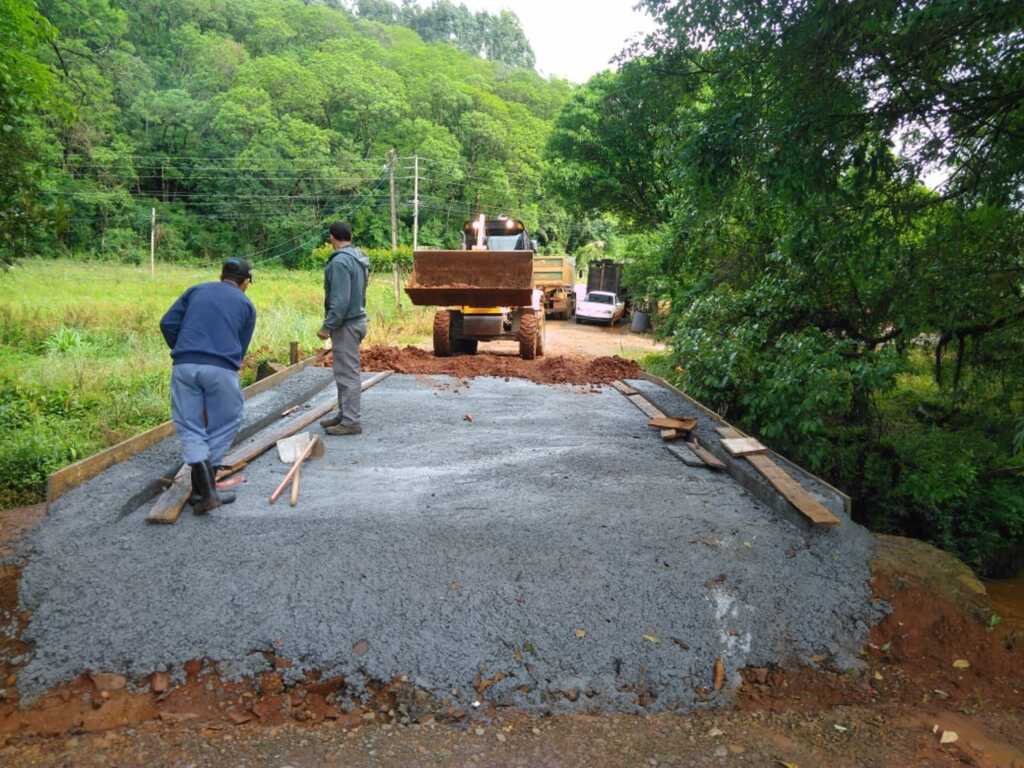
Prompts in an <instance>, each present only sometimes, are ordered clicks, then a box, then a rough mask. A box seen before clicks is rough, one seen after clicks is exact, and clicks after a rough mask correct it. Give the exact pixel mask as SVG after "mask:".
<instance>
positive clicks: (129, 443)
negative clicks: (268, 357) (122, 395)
mask: <svg viewBox="0 0 1024 768" xmlns="http://www.w3.org/2000/svg"><path fill="white" fill-rule="evenodd" d="M315 360H316V358H314V357H308V358H306V359H305V360H302V361H301V362H299V363H298V364H297V365H293V366H291V367H290V368H286V369H285V370H283V371H281V372H280V373H275V374H274V375H273V376H268V377H267V378H265V379H261V380H260V381H257V382H256V383H255V384H251V385H249V386H248V387H246V388H245V389H243V390H242V394H243V395H245V398H246V399H247V400H248V399H249V398H251V397H253V396H254V395H258V394H259V393H260V392H264V391H266V390H268V389H270V388H271V387H276V386H277V385H278V384H280V383H281V382H282V381H284V380H285V379H287V378H288V377H289V376H292V375H293V374H295V373H298V372H299V371H301V370H302V369H303V368H305V367H306V366H308V365H310V364H311V363H313V362H314V361H315ZM173 434H174V424H173V423H172V422H170V421H165V422H164V423H163V424H159V425H157V426H155V427H153V428H152V429H149V430H147V431H145V432H142V433H141V434H138V435H135V436H134V437H130V438H128V439H127V440H123V441H121V442H120V443H118V444H117V445H112V446H111V447H110V448H107V449H106V450H103V451H100V452H99V453H95V454H93V455H92V456H88V457H86V458H84V459H82V460H81V461H76V462H75V463H74V464H69V465H68V466H66V467H63V468H61V469H58V470H57V471H56V472H54V473H53V474H52V475H50V476H49V477H48V478H47V479H46V502H47V503H48V504H52V503H53V502H54V501H56V500H57V499H59V498H60V497H61V496H63V495H64V494H65V493H67V492H68V490H70V489H71V488H74V487H75V486H78V485H81V484H82V483H84V482H85V481H86V480H91V479H92V478H94V477H96V475H98V474H100V473H101V472H103V471H105V470H107V469H109V468H110V467H112V466H114V465H115V464H118V463H120V462H122V461H125V460H126V459H130V458H131V457H132V456H134V455H135V454H137V453H141V452H142V451H144V450H146V449H147V448H149V447H151V446H154V445H156V444H157V443H159V442H160V441H161V440H166V439H167V438H168V437H170V436H171V435H173Z"/></svg>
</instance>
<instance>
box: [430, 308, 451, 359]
mask: <svg viewBox="0 0 1024 768" xmlns="http://www.w3.org/2000/svg"><path fill="white" fill-rule="evenodd" d="M452 346H453V345H452V313H451V312H449V311H448V310H447V309H440V310H438V311H437V312H435V313H434V357H451V354H452Z"/></svg>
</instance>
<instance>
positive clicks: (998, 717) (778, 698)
mask: <svg viewBox="0 0 1024 768" xmlns="http://www.w3.org/2000/svg"><path fill="white" fill-rule="evenodd" d="M39 514H40V509H39V508H38V507H36V508H28V509H26V510H19V511H17V512H16V513H14V514H11V513H10V512H5V513H2V515H3V516H2V518H0V519H2V520H3V521H5V522H6V521H8V520H11V521H14V526H13V527H10V526H4V527H3V535H0V545H3V544H4V543H5V540H9V539H10V538H11V536H13V535H18V532H19V531H20V530H22V529H23V528H24V527H25V525H26V524H27V523H30V522H31V520H32V519H33V518H37V517H38V516H39ZM873 572H874V577H873V583H872V586H873V589H874V591H875V594H876V595H877V596H878V597H881V598H883V599H886V600H887V601H889V602H890V604H891V605H892V607H893V612H892V614H891V615H890V616H889V617H888V618H887V619H886V620H884V621H883V622H882V623H881V624H879V625H878V626H877V627H875V628H874V629H873V631H872V635H871V638H870V642H869V643H868V644H866V645H865V647H864V649H863V658H864V661H865V668H864V669H863V670H861V671H858V672H852V673H847V674H840V673H837V672H834V671H830V670H829V669H827V668H824V667H822V668H813V667H812V668H808V667H795V668H793V667H789V666H787V665H780V666H772V667H766V668H759V669H747V670H744V672H743V677H744V684H743V686H742V688H741V689H740V691H739V694H738V696H737V699H736V702H735V705H734V706H733V707H732V708H730V709H728V710H707V711H698V712H695V713H692V714H689V715H675V714H658V715H651V716H645V717H634V716H623V715H610V716H609V715H605V716H599V715H572V716H558V717H531V716H527V715H524V714H522V713H517V712H516V711H514V710H510V709H501V710H496V709H494V708H489V707H486V706H484V707H481V708H479V709H476V708H473V707H472V705H469V706H467V707H466V708H465V709H464V710H458V709H453V708H451V707H448V708H444V709H440V708H437V707H434V706H432V704H431V703H430V702H428V701H420V700H419V699H418V698H417V697H416V696H415V693H414V692H413V693H410V691H409V690H408V689H407V687H406V686H404V685H403V683H402V681H400V680H399V681H393V683H392V684H391V685H389V686H387V687H386V688H383V689H382V690H381V691H380V692H379V695H378V696H377V698H376V699H375V700H374V701H373V702H371V703H369V704H367V706H365V707H363V708H361V709H357V710H353V711H351V712H347V713H343V714H339V713H336V712H330V713H328V712H327V711H326V709H325V708H324V706H323V702H324V697H325V696H327V695H329V691H330V690H331V688H332V685H333V684H334V683H333V682H332V681H321V682H320V683H319V685H318V684H317V683H311V684H308V685H304V686H295V687H292V688H289V689H286V688H285V687H284V686H283V685H282V683H281V678H280V676H276V675H266V676H264V677H263V678H261V679H260V680H258V681H252V683H251V684H249V685H238V684H225V683H222V682H221V681H219V679H218V678H217V677H216V675H215V674H212V673H211V672H210V671H209V670H208V669H204V667H203V665H201V664H199V663H197V664H195V665H193V666H192V667H191V668H190V669H189V680H188V682H187V683H185V684H183V685H180V686H175V687H171V688H170V689H165V686H166V685H167V684H168V681H167V680H165V679H161V678H159V677H154V678H153V679H152V680H151V681H150V685H149V686H148V688H145V689H142V690H135V691H131V690H128V689H127V687H126V685H125V681H124V680H119V679H116V678H113V679H106V678H103V677H99V676H98V677H97V679H90V678H88V677H83V678H80V679H78V680H76V681H75V682H74V683H73V684H71V685H68V686H65V687H63V688H61V689H60V690H57V691H54V692H53V693H52V695H50V696H47V697H45V698H44V699H43V700H42V701H41V702H39V703H38V704H37V705H36V706H35V707H33V709H32V711H31V714H32V722H33V728H32V729H31V730H34V731H35V735H32V734H30V733H27V732H24V730H23V729H19V730H21V731H22V732H20V733H19V732H14V731H13V730H12V729H11V728H10V727H5V724H6V725H7V726H10V724H11V723H12V721H13V715H14V711H13V709H12V704H13V703H12V702H8V703H7V706H6V707H3V708H0V744H2V745H3V746H0V765H11V766H107V765H119V766H150V765H168V766H182V767H184V766H195V767H196V768H199V767H200V766H218V768H220V767H221V766H280V767H283V766H295V767H296V768H298V767H299V766H321V765H336V766H385V767H386V766H396V767H397V766H451V765H459V766H462V765H476V766H530V767H531V768H532V767H533V766H552V767H555V766H598V767H599V768H601V767H605V766H609V767H610V766H723V765H736V766H742V765H751V766H765V765H768V766H782V767H785V766H799V767H801V768H807V767H808V766H880V767H881V766H961V765H969V766H978V767H979V768H994V767H995V766H1007V767H1009V766H1018V765H1024V704H1022V702H1024V672H1022V667H1021V658H1022V651H1021V649H1022V648H1024V626H1021V625H1019V624H1016V623H1012V622H1004V623H1002V624H1000V625H999V626H996V627H994V628H993V627H991V626H990V624H991V613H990V609H989V604H988V601H987V598H986V596H985V593H984V587H982V586H981V584H980V583H979V582H978V581H977V580H976V579H974V577H973V576H972V574H971V573H970V571H969V570H968V569H966V568H965V567H964V566H962V565H961V564H959V563H958V562H957V561H955V560H954V559H952V558H950V557H948V556H947V555H944V554H942V553H940V552H938V551H937V550H934V549H933V548H931V547H928V546H927V545H924V544H921V543H919V542H914V541H909V540H905V539H898V538H892V537H882V538H880V540H879V550H878V557H877V558H876V560H875V562H874V563H873ZM3 576H4V578H3V580H2V583H0V611H10V610H16V603H14V601H13V598H14V597H15V594H14V593H12V588H13V587H14V586H15V585H16V579H17V572H16V569H15V568H13V567H8V568H6V569H5V571H4V573H3ZM8 642H9V640H8ZM0 672H2V673H3V674H4V675H8V674H9V672H10V670H0ZM12 682H13V680H12V679H10V678H9V677H8V678H7V679H6V680H5V683H6V684H7V685H8V686H10V684H11V683H12ZM480 684H481V686H486V681H480ZM6 690H10V688H8V689H6ZM484 691H486V688H484ZM469 695H472V693H470V694H469ZM943 741H945V742H946V743H943Z"/></svg>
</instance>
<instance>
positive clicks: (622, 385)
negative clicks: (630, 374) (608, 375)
mask: <svg viewBox="0 0 1024 768" xmlns="http://www.w3.org/2000/svg"><path fill="white" fill-rule="evenodd" d="M612 386H613V387H615V388H616V389H617V390H619V392H621V393H622V394H624V395H639V394H640V393H639V392H637V391H636V390H635V389H633V388H632V387H631V386H629V384H627V383H626V382H624V381H613V382H612Z"/></svg>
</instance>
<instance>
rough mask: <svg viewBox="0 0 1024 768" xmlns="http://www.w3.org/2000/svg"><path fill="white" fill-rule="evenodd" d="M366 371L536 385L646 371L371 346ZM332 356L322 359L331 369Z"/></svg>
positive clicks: (625, 365)
mask: <svg viewBox="0 0 1024 768" xmlns="http://www.w3.org/2000/svg"><path fill="white" fill-rule="evenodd" d="M361 357H362V365H363V370H364V371H386V370H392V371H394V372H395V373H413V374H416V373H418V374H443V375H448V376H454V377H456V378H460V379H472V378H476V377H478V376H495V377H498V378H516V379H528V380H529V381H532V382H535V383H537V384H611V383H612V382H613V381H616V380H617V379H636V378H640V377H641V376H642V375H643V370H642V369H641V368H640V366H639V365H637V364H636V363H635V362H633V361H632V360H625V359H623V358H621V357H618V356H613V357H595V358H584V357H570V356H555V357H541V358H537V359H536V360H523V359H521V358H519V357H516V356H513V355H510V354H494V353H488V352H481V353H479V354H476V355H457V356H455V357H434V355H433V353H431V352H428V351H426V350H423V349H418V348H416V347H405V348H404V349H399V348H398V347H381V346H377V347H369V348H367V349H364V350H362V353H361ZM331 362H332V357H331V353H330V352H328V353H327V355H326V356H325V357H322V358H321V364H322V365H324V366H325V367H330V365H331Z"/></svg>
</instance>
